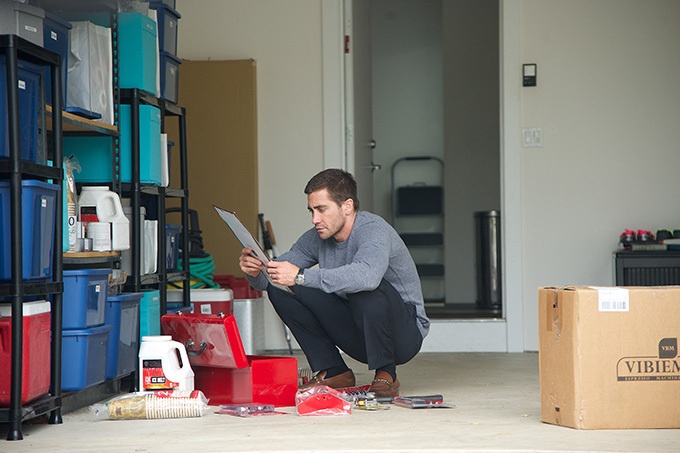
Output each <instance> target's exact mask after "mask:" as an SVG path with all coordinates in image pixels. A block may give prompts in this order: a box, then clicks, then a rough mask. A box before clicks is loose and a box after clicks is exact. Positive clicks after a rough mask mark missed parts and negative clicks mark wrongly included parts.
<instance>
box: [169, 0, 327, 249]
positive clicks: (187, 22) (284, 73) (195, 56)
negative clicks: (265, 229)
mask: <svg viewBox="0 0 680 453" xmlns="http://www.w3.org/2000/svg"><path fill="white" fill-rule="evenodd" d="M176 7H177V10H178V12H179V13H180V14H181V15H182V18H181V19H180V21H179V25H178V50H177V53H178V55H179V57H180V58H184V59H189V60H236V59H248V58H252V59H254V60H255V61H256V63H257V117H258V124H257V127H258V153H259V154H258V160H259V188H258V190H259V198H260V200H259V211H260V212H262V213H264V214H265V217H266V218H267V219H268V220H270V221H271V223H272V227H273V229H274V233H275V237H276V241H277V245H278V247H279V249H281V250H287V249H288V248H290V246H291V245H292V244H293V242H294V241H295V240H296V239H297V237H298V236H299V234H300V233H301V232H302V231H304V229H307V228H309V227H311V223H310V219H309V216H308V214H307V199H306V196H305V195H304V193H303V189H304V186H305V184H306V182H307V180H308V179H309V178H310V177H312V176H313V175H314V174H315V173H317V172H319V171H321V170H322V169H323V148H322V147H323V133H322V132H323V131H322V115H321V110H322V99H321V69H322V66H321V4H320V0H286V1H285V2H283V1H277V0H201V1H200V2H196V1H191V0H177V5H176ZM179 76H180V77H181V76H182V68H181V66H180V69H179ZM225 83H226V81H225ZM216 89H217V87H216ZM187 114H188V115H189V114H191V112H187ZM189 151H190V153H199V152H200V150H196V149H192V150H189ZM217 164H218V165H229V161H228V160H226V161H224V162H219V163H217ZM189 165H191V156H189ZM206 183H207V184H214V186H215V190H220V181H207V182H206ZM235 259H237V258H235Z"/></svg>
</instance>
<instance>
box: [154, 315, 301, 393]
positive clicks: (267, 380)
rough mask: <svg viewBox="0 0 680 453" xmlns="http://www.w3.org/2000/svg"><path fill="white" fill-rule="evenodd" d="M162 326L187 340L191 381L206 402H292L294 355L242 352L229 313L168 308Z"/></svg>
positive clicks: (294, 383) (295, 373) (294, 384)
mask: <svg viewBox="0 0 680 453" xmlns="http://www.w3.org/2000/svg"><path fill="white" fill-rule="evenodd" d="M161 325H162V326H163V332H165V334H167V335H171V336H172V338H173V340H175V341H178V342H180V343H182V344H185V345H187V352H188V353H189V361H190V362H191V369H192V370H193V371H194V375H195V376H194V386H195V388H196V389H197V390H201V391H202V392H203V393H204V394H205V396H206V397H208V398H209V399H210V404H241V403H258V404H273V405H274V406H295V394H296V393H297V360H296V359H295V357H271V356H255V355H249V356H247V355H246V353H245V350H244V349H243V344H242V343H241V336H240V334H239V331H238V327H237V326H236V320H235V319H234V317H233V316H222V315H201V314H197V313H169V314H167V315H165V316H163V317H162V318H161Z"/></svg>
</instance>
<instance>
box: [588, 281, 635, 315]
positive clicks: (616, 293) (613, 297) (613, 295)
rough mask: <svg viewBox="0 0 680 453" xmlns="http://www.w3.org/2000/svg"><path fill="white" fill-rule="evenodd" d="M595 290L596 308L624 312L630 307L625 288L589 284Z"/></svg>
mask: <svg viewBox="0 0 680 453" xmlns="http://www.w3.org/2000/svg"><path fill="white" fill-rule="evenodd" d="M590 288H592V289H594V290H597V300H598V310H599V311H614V312H626V311H629V309H630V299H629V297H630V295H629V292H628V290H627V289H625V288H610V287H602V286H591V287H590Z"/></svg>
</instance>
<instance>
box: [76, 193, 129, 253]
mask: <svg viewBox="0 0 680 453" xmlns="http://www.w3.org/2000/svg"><path fill="white" fill-rule="evenodd" d="M78 219H79V220H80V221H81V222H109V223H111V249H112V250H127V249H129V248H130V222H129V221H128V219H127V217H125V213H124V212H123V206H122V205H121V204H120V197H119V196H118V194H117V193H115V192H112V191H110V190H109V188H108V187H106V186H85V187H83V189H82V191H81V192H80V196H79V197H78Z"/></svg>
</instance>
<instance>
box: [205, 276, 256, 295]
mask: <svg viewBox="0 0 680 453" xmlns="http://www.w3.org/2000/svg"><path fill="white" fill-rule="evenodd" d="M213 282H215V283H217V284H218V285H220V286H221V287H223V288H230V289H231V290H232V291H233V292H234V299H259V298H260V297H262V291H258V290H256V289H253V288H251V287H250V283H249V282H248V279H246V278H245V277H234V276H233V275H214V276H213Z"/></svg>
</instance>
